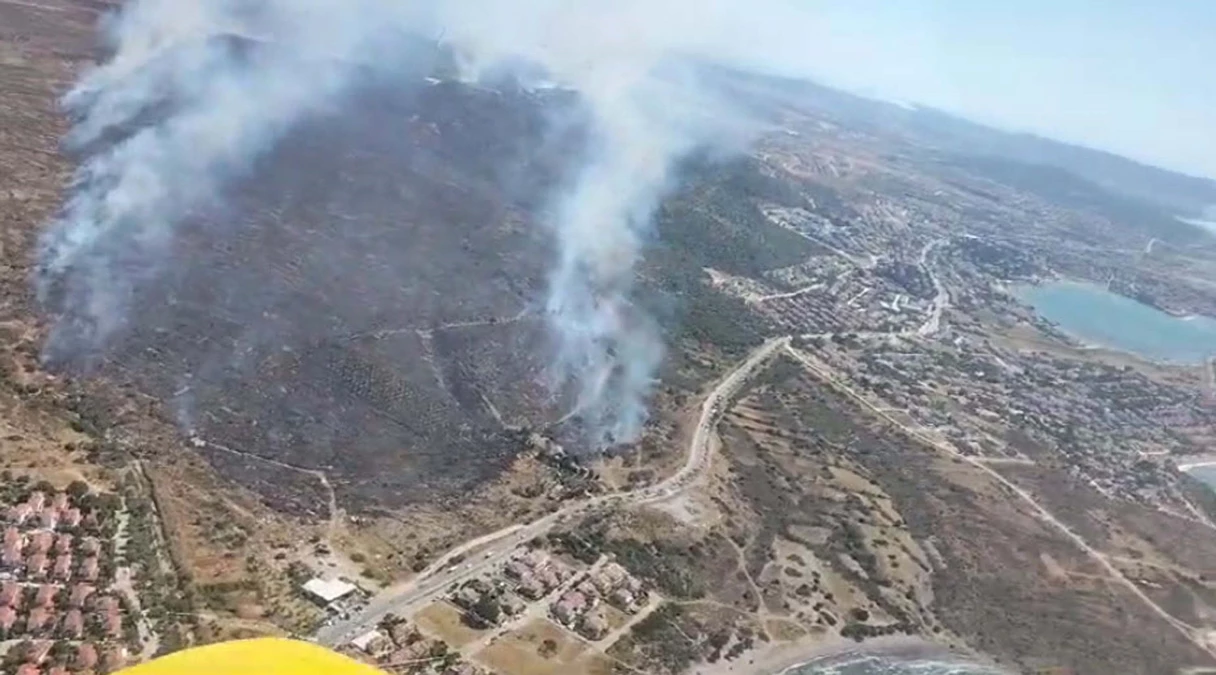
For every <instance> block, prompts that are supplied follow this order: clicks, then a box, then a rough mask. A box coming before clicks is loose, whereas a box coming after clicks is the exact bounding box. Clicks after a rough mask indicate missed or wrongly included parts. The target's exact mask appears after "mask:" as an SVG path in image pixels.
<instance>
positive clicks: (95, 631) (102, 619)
mask: <svg viewBox="0 0 1216 675" xmlns="http://www.w3.org/2000/svg"><path fill="white" fill-rule="evenodd" d="M86 634H87V635H88V636H90V637H98V638H113V639H119V638H121V637H122V635H123V622H122V607H121V605H120V604H119V601H118V598H116V597H114V596H112V595H107V594H104V593H98V592H97V588H96V587H95V586H93V585H91V584H88V583H84V582H79V583H76V584H72V585H70V586H60V585H55V584H29V583H23V582H18V581H13V580H6V581H3V582H0V636H3V637H4V638H5V639H15V638H19V637H27V638H58V639H64V640H80V639H82V638H84V637H85V636H86Z"/></svg>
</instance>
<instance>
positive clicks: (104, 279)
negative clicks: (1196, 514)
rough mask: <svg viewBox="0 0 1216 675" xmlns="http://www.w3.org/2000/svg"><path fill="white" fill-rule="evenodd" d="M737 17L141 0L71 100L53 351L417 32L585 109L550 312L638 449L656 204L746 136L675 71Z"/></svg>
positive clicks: (559, 233) (107, 329)
mask: <svg viewBox="0 0 1216 675" xmlns="http://www.w3.org/2000/svg"><path fill="white" fill-rule="evenodd" d="M733 9H740V10H742V9H744V5H743V4H742V3H740V4H739V5H737V6H734V7H732V6H731V5H729V4H727V3H723V2H692V1H691V0H652V1H645V0H617V1H615V2H609V1H590V2H577V3H576V2H569V1H566V0H523V1H511V0H463V1H459V0H451V1H444V0H129V1H128V3H127V4H126V5H125V6H124V7H123V9H122V10H121V12H120V13H119V14H118V15H117V16H115V17H114V18H113V20H112V21H111V22H110V23H109V25H108V26H107V34H108V36H109V38H110V41H111V46H112V49H113V54H112V57H111V58H110V59H109V60H107V61H106V62H105V63H103V64H102V65H100V66H99V67H97V68H96V69H94V70H93V71H91V72H90V73H88V74H87V75H86V76H85V77H84V78H83V79H82V80H81V81H80V82H79V83H78V85H77V86H76V88H75V89H74V90H73V91H72V92H71V93H70V94H69V95H68V96H67V97H66V98H65V101H64V104H65V106H66V108H67V110H68V111H69V112H70V113H71V114H72V115H73V116H74V118H75V126H74V128H73V130H72V133H71V135H70V137H69V139H68V141H69V144H70V146H73V147H77V148H83V149H85V150H84V152H85V157H86V159H85V160H84V162H83V164H82V165H81V167H80V168H79V170H78V171H77V174H76V179H75V184H74V186H73V189H72V193H71V198H70V199H69V201H68V203H67V205H66V206H65V208H64V210H63V213H62V214H61V217H60V218H59V219H58V220H57V222H55V223H53V224H52V226H51V227H50V229H49V230H48V232H47V233H46V235H45V236H44V239H43V242H42V249H41V252H40V255H41V258H40V272H39V277H38V279H37V281H38V285H39V290H40V293H41V294H42V296H43V297H44V298H45V297H48V296H52V295H56V294H58V295H59V296H60V297H62V298H64V299H63V300H61V301H60V302H59V303H57V304H58V305H59V306H60V307H69V308H71V310H72V311H71V312H70V314H71V318H70V319H68V318H62V319H61V320H60V322H59V324H58V325H56V327H55V329H54V332H53V334H52V343H55V342H56V341H57V340H58V341H59V342H60V343H72V344H76V345H80V346H81V348H91V349H99V348H100V347H101V346H102V345H104V344H105V343H106V342H107V341H108V340H109V339H111V337H112V336H113V335H115V334H116V332H117V331H119V329H120V328H121V327H122V326H123V322H124V321H125V319H124V317H125V316H126V310H127V308H128V304H129V303H130V298H131V294H132V292H133V289H134V288H135V287H136V286H137V285H138V284H139V283H142V282H144V281H146V280H147V279H150V278H152V277H153V276H154V275H155V274H156V272H157V267H158V261H159V260H161V259H163V257H164V253H165V251H166V250H167V248H168V247H170V246H171V245H172V241H173V238H174V232H175V227H176V226H177V225H178V224H179V223H181V222H182V220H183V219H184V218H186V217H187V216H188V215H189V213H190V212H191V210H192V209H195V208H198V207H201V206H204V205H206V204H208V203H209V202H212V201H214V200H217V199H219V198H221V197H222V192H223V189H224V187H225V186H226V185H228V184H230V183H231V182H232V181H234V180H238V179H240V178H241V177H243V176H245V175H247V174H248V173H249V172H250V171H252V170H254V165H255V162H256V160H257V159H258V158H259V157H260V156H262V155H263V154H264V153H265V152H267V151H268V150H269V149H270V148H272V147H273V146H274V144H275V143H276V142H277V141H278V140H279V139H280V138H281V137H282V136H283V134H284V133H285V132H286V131H287V130H289V129H290V128H291V126H292V125H293V124H295V123H297V122H299V121H300V120H301V119H302V118H304V117H306V116H308V115H315V114H327V113H329V112H331V111H332V112H333V114H340V110H339V104H340V102H341V99H342V96H343V94H344V92H346V91H348V90H349V89H350V88H351V86H352V85H353V84H355V83H356V82H357V81H358V79H359V78H360V77H362V76H363V75H364V74H365V73H366V72H367V71H368V70H369V69H374V68H379V67H383V68H385V69H387V70H390V71H391V70H392V69H394V68H396V67H398V66H399V65H400V64H401V63H402V61H404V60H408V59H410V58H413V56H412V55H411V51H410V50H409V49H407V48H405V47H404V46H403V45H405V44H406V43H407V42H409V38H407V36H410V35H413V36H421V37H424V38H434V37H437V36H441V37H442V40H443V41H444V42H445V43H447V44H449V45H451V46H452V47H453V48H454V49H456V50H457V51H458V52H459V53H460V54H462V55H463V57H464V59H465V62H466V63H468V64H470V65H471V67H472V68H474V69H486V70H493V69H495V68H498V67H500V66H502V65H504V64H514V63H527V64H529V65H532V66H539V67H540V68H542V69H543V70H544V71H545V72H546V74H547V77H548V78H549V79H551V80H552V81H555V82H557V83H559V84H561V85H563V86H566V87H569V88H572V89H574V90H577V91H578V92H579V94H580V95H581V98H582V100H583V102H584V103H585V106H586V110H587V112H588V113H589V118H590V119H591V123H592V128H591V129H590V138H591V148H590V151H589V153H588V157H587V161H586V162H585V164H584V165H583V166H582V167H581V168H580V169H579V170H578V171H577V173H576V174H575V175H573V176H571V177H570V178H569V180H568V181H567V183H565V184H564V189H562V190H561V191H560V193H559V194H556V195H554V198H553V206H552V209H551V213H550V214H549V215H548V217H547V219H546V222H547V224H548V225H549V226H550V227H551V228H552V232H553V235H554V237H555V239H556V243H557V247H556V249H557V251H558V259H557V261H556V263H555V266H554V270H553V273H552V276H551V279H550V292H549V294H548V297H547V303H546V307H547V310H548V311H547V316H548V317H549V320H550V324H551V327H552V328H553V333H554V337H555V338H556V340H555V343H556V345H557V349H556V354H555V355H554V358H553V368H552V373H553V375H554V379H555V383H557V384H558V385H560V386H566V385H570V384H573V385H574V386H575V387H576V389H577V391H578V392H579V407H580V410H579V411H580V414H581V416H582V417H583V418H584V420H585V421H586V422H587V423H588V427H589V428H590V429H591V430H592V432H593V434H594V436H595V438H594V439H593V440H595V441H596V442H598V443H600V444H610V443H612V442H619V441H627V440H630V439H632V438H634V437H636V435H637V433H638V432H639V431H640V429H641V425H642V424H643V422H644V421H645V410H646V405H645V403H646V398H647V396H648V394H649V391H650V387H651V382H652V378H653V376H654V371H655V369H656V367H657V365H658V363H659V360H660V358H661V354H662V345H661V342H660V340H659V336H658V330H657V328H656V326H655V325H654V323H653V321H651V320H650V319H649V318H648V317H646V316H645V315H644V313H642V312H641V311H640V310H639V309H637V308H636V306H635V305H634V304H633V303H632V301H631V295H632V290H633V289H632V282H633V278H634V266H635V263H636V262H637V261H638V259H639V257H640V255H641V252H642V249H643V246H644V243H645V241H646V239H647V237H648V236H649V234H648V230H649V223H650V220H651V215H652V212H653V210H654V208H655V205H656V204H657V202H658V200H659V199H660V198H661V196H662V195H663V194H664V192H665V191H666V190H668V189H669V187H670V179H671V176H670V175H669V173H670V170H671V168H672V166H673V164H674V162H676V161H677V160H678V159H680V158H681V157H682V156H683V155H685V154H686V153H688V152H689V151H691V150H693V149H695V148H697V147H699V146H702V145H704V144H707V143H710V142H711V141H716V140H719V139H721V138H723V137H730V138H735V137H737V134H735V133H734V132H735V131H737V128H736V127H734V126H733V125H723V124H721V123H720V121H721V120H723V119H731V117H730V116H729V115H726V114H725V108H724V107H722V106H721V104H720V103H714V104H713V105H711V104H710V102H709V101H708V100H706V99H704V98H703V97H702V93H703V92H700V91H699V89H698V88H697V87H695V86H693V85H692V82H691V80H690V79H689V78H688V77H685V76H684V75H686V73H685V74H684V75H681V72H682V71H680V69H679V68H677V67H674V65H673V64H676V63H678V62H679V59H680V58H681V57H683V56H685V55H688V54H691V53H698V52H704V51H705V49H704V48H705V47H707V46H711V45H713V44H714V43H715V41H716V40H717V38H718V34H719V32H720V31H722V30H725V29H727V28H729V26H730V22H729V20H730V19H731V18H732V16H733V12H732V10H733ZM222 35H238V36H243V37H244V38H248V39H253V40H256V41H257V42H258V46H259V48H258V49H256V50H247V49H241V48H239V46H238V45H236V44H235V43H234V42H233V41H231V40H225V39H217V36H222ZM90 152H91V153H92V154H89V153H90Z"/></svg>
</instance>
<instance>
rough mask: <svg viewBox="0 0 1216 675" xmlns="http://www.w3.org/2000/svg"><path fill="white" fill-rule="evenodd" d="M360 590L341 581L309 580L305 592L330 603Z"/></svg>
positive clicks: (305, 585) (305, 584)
mask: <svg viewBox="0 0 1216 675" xmlns="http://www.w3.org/2000/svg"><path fill="white" fill-rule="evenodd" d="M356 590H358V589H357V588H356V587H355V585H354V584H348V583H346V582H345V581H342V580H341V579H320V578H318V579H309V580H308V581H306V582H304V591H305V592H306V593H311V594H312V595H314V596H316V597H317V598H318V599H320V600H322V601H324V602H326V603H330V602H333V601H334V600H337V599H339V598H342V597H344V596H347V595H350V594H351V593H354V592H355V591H356Z"/></svg>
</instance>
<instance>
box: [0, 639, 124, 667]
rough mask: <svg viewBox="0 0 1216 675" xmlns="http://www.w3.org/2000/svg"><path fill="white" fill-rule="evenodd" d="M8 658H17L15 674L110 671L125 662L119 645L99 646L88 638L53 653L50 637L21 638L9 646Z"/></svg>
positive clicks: (122, 650) (9, 659) (53, 648)
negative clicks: (24, 639) (20, 640)
mask: <svg viewBox="0 0 1216 675" xmlns="http://www.w3.org/2000/svg"><path fill="white" fill-rule="evenodd" d="M5 660H6V661H8V662H19V663H20V665H18V666H16V669H15V670H14V671H12V672H14V673H15V674H16V675H73V674H85V673H95V672H105V673H112V672H115V671H117V670H119V669H121V668H122V667H123V666H125V665H126V663H127V657H126V651H125V650H124V649H123V648H121V647H110V648H108V649H102V648H101V647H98V646H97V645H95V644H93V643H91V642H82V643H79V644H75V645H71V646H69V647H68V649H67V650H61V651H60V652H59V653H56V650H55V643H53V642H51V641H50V640H33V641H27V642H23V643H21V644H18V645H16V646H14V647H12V648H10V650H9V653H8V655H7V656H6V659H5Z"/></svg>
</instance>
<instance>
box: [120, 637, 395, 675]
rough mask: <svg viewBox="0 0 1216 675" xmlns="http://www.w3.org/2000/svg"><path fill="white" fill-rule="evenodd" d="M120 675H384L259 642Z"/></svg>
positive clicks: (314, 649)
mask: <svg viewBox="0 0 1216 675" xmlns="http://www.w3.org/2000/svg"><path fill="white" fill-rule="evenodd" d="M118 675H384V673H383V672H381V671H379V670H376V669H375V668H372V667H371V666H369V665H367V664H365V663H359V662H358V661H355V660H353V659H349V658H347V657H345V656H342V655H341V654H338V653H335V652H331V651H329V650H328V649H325V648H324V647H319V646H317V645H314V644H312V643H309V642H297V641H295V640H285V639H283V638H255V639H252V640H235V641H233V642H221V643H219V644H213V645H206V646H203V647H194V648H193V649H186V650H183V651H180V652H174V653H172V654H169V655H167V656H162V657H161V658H159V659H154V660H152V661H149V662H147V663H141V664H139V665H138V666H132V667H130V668H127V669H125V670H120V671H118Z"/></svg>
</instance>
